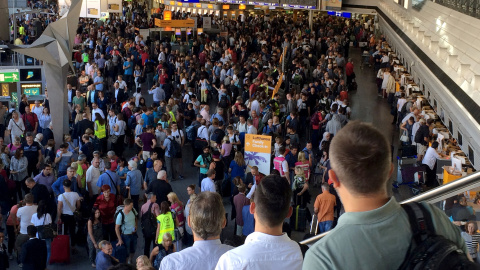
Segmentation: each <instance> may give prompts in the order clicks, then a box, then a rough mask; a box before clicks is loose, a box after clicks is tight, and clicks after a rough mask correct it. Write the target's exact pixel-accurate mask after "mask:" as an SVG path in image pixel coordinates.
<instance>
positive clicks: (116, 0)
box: [102, 0, 123, 13]
mask: <svg viewBox="0 0 480 270" xmlns="http://www.w3.org/2000/svg"><path fill="white" fill-rule="evenodd" d="M122 10H123V7H122V1H121V0H108V12H109V13H121V12H122ZM102 11H103V10H102Z"/></svg>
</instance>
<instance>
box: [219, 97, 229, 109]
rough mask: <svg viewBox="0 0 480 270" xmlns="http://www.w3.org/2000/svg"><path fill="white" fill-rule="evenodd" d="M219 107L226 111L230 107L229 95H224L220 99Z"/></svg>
mask: <svg viewBox="0 0 480 270" xmlns="http://www.w3.org/2000/svg"><path fill="white" fill-rule="evenodd" d="M218 107H220V108H223V109H226V108H227V107H228V98H227V95H223V96H222V97H221V98H220V102H219V103H218Z"/></svg>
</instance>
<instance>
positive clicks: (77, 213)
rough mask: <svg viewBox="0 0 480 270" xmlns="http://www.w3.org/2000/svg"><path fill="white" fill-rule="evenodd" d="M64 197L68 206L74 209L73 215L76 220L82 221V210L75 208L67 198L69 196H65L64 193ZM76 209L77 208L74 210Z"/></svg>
mask: <svg viewBox="0 0 480 270" xmlns="http://www.w3.org/2000/svg"><path fill="white" fill-rule="evenodd" d="M62 197H63V200H65V203H66V204H67V205H68V207H69V208H70V210H72V211H73V217H74V218H75V221H77V222H78V221H82V219H83V217H82V213H81V212H80V211H78V210H77V209H76V208H73V207H72V205H71V204H70V202H69V201H68V200H67V198H65V196H64V195H63V194H62ZM73 209H75V210H73Z"/></svg>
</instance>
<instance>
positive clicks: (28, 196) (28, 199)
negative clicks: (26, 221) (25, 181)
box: [25, 193, 34, 204]
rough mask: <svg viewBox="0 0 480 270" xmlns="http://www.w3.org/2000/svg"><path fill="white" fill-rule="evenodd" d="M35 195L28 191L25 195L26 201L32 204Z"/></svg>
mask: <svg viewBox="0 0 480 270" xmlns="http://www.w3.org/2000/svg"><path fill="white" fill-rule="evenodd" d="M33 200H34V197H33V195H32V193H28V194H26V195H25V203H28V204H31V203H33Z"/></svg>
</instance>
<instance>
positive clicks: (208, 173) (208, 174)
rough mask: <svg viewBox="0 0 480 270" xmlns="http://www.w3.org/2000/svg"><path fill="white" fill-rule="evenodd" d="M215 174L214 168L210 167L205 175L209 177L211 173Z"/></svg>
mask: <svg viewBox="0 0 480 270" xmlns="http://www.w3.org/2000/svg"><path fill="white" fill-rule="evenodd" d="M214 174H215V170H214V169H210V170H208V171H207V177H211V176H212V175H214Z"/></svg>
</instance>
